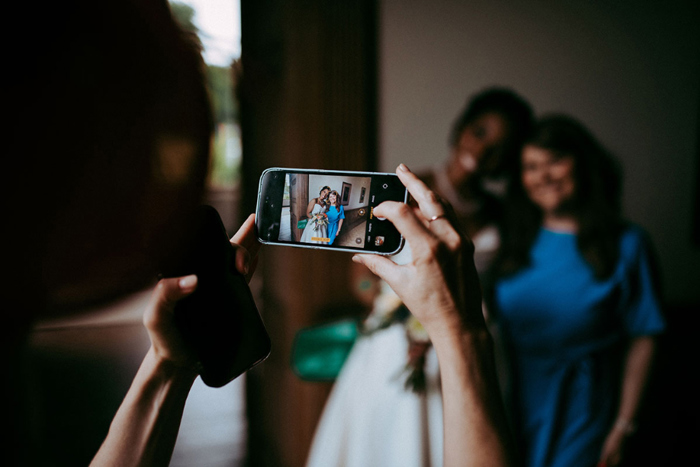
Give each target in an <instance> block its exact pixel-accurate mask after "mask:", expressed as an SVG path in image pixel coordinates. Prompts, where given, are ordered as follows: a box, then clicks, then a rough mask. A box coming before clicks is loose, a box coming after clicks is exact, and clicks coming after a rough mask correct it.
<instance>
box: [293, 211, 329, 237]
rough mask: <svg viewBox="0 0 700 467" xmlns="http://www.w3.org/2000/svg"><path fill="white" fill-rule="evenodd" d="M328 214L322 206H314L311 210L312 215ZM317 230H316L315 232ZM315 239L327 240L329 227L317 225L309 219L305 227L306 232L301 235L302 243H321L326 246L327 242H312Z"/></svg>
mask: <svg viewBox="0 0 700 467" xmlns="http://www.w3.org/2000/svg"><path fill="white" fill-rule="evenodd" d="M322 212H326V209H325V208H324V207H322V206H321V205H320V204H314V208H313V209H312V210H311V215H312V216H313V215H315V214H318V213H322ZM314 229H315V230H314ZM313 237H319V238H326V237H328V225H319V226H317V225H316V221H315V220H313V219H309V221H308V222H307V223H306V227H304V232H302V234H301V239H300V240H299V241H300V242H301V243H319V244H325V243H327V242H322V241H320V240H312V238H313Z"/></svg>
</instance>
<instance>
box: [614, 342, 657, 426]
mask: <svg viewBox="0 0 700 467" xmlns="http://www.w3.org/2000/svg"><path fill="white" fill-rule="evenodd" d="M655 351H656V339H655V338H654V337H652V336H644V337H637V338H635V339H633V340H632V341H631V343H630V346H629V349H628V351H627V358H626V360H625V366H624V370H623V378H622V390H621V393H620V405H619V409H618V412H617V419H616V422H615V426H614V427H613V428H614V429H615V428H617V429H626V428H631V425H630V424H632V423H633V422H634V420H635V418H636V416H637V412H638V410H639V405H640V402H641V400H642V397H643V395H644V390H645V389H646V386H647V383H648V381H649V374H650V371H651V366H652V361H653V358H654V353H655ZM625 425H627V426H625Z"/></svg>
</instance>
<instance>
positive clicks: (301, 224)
mask: <svg viewBox="0 0 700 467" xmlns="http://www.w3.org/2000/svg"><path fill="white" fill-rule="evenodd" d="M307 222H309V220H308V219H302V220H300V221H299V222H297V229H302V230H303V229H304V227H306V224H307Z"/></svg>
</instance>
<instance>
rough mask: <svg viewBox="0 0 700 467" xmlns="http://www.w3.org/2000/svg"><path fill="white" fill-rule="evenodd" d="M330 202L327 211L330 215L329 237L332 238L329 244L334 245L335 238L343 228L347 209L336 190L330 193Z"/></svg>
mask: <svg viewBox="0 0 700 467" xmlns="http://www.w3.org/2000/svg"><path fill="white" fill-rule="evenodd" d="M328 204H329V206H328V211H326V215H327V216H328V238H329V239H330V240H329V241H328V244H329V245H332V244H333V242H334V241H335V238H336V237H337V236H338V235H340V229H342V228H343V219H345V210H344V209H343V206H342V205H341V204H340V195H339V194H338V192H337V191H335V190H333V191H331V192H330V193H329V194H328Z"/></svg>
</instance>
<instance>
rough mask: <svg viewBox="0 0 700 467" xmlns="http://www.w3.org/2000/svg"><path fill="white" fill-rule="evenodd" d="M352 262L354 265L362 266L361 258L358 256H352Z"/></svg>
mask: <svg viewBox="0 0 700 467" xmlns="http://www.w3.org/2000/svg"><path fill="white" fill-rule="evenodd" d="M352 260H353V261H354V262H356V263H360V264H362V257H361V256H360V255H354V256H353V257H352Z"/></svg>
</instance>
